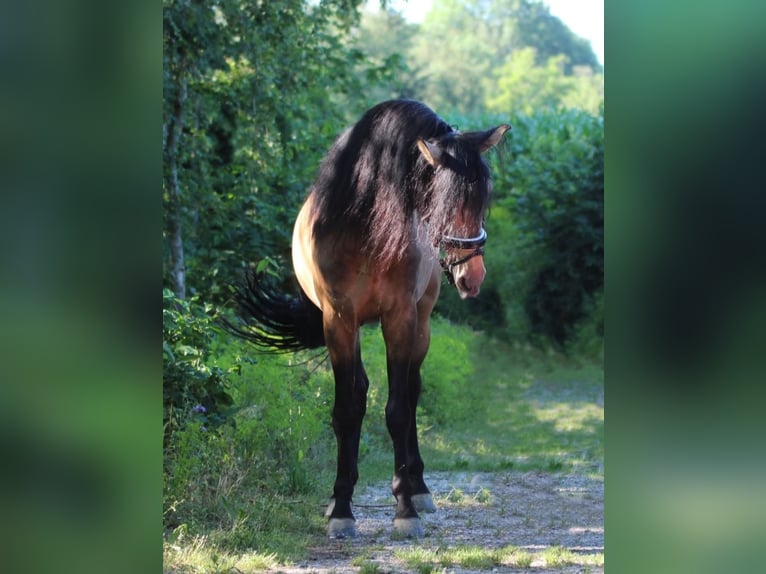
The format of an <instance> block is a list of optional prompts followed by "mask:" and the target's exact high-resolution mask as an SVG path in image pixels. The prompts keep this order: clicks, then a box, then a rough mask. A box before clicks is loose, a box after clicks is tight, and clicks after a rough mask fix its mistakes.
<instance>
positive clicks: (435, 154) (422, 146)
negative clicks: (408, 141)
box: [418, 139, 442, 167]
mask: <svg viewBox="0 0 766 574" xmlns="http://www.w3.org/2000/svg"><path fill="white" fill-rule="evenodd" d="M418 149H419V150H420V153H421V154H423V157H424V158H425V160H426V161H427V162H428V163H429V164H431V165H432V166H433V167H436V166H438V165H441V156H442V150H441V148H440V147H439V145H438V144H435V143H429V142H427V141H426V140H424V139H418Z"/></svg>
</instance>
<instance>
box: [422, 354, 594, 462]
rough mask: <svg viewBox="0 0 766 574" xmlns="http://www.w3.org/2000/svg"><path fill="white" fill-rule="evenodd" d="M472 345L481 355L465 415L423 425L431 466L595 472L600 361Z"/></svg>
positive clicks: (424, 444)
mask: <svg viewBox="0 0 766 574" xmlns="http://www.w3.org/2000/svg"><path fill="white" fill-rule="evenodd" d="M475 352H476V353H478V354H481V355H482V356H486V359H487V360H483V361H477V363H476V365H477V367H476V379H475V384H474V385H473V386H472V392H473V393H474V396H473V397H471V400H472V401H474V404H475V409H474V410H473V412H472V413H471V416H470V417H469V418H468V420H467V421H457V422H455V423H453V424H451V425H449V428H447V427H446V426H445V425H435V426H433V427H432V428H429V429H421V448H422V450H423V453H424V458H425V460H426V465H427V466H428V467H429V468H430V469H433V470H437V469H440V470H452V469H462V468H466V469H467V468H471V469H476V470H488V471H492V470H508V469H519V470H525V469H530V470H533V469H537V470H544V471H558V470H562V471H584V472H596V473H597V474H598V473H599V472H601V469H602V468H603V432H604V406H603V404H604V403H603V393H604V390H603V369H602V367H601V365H598V364H592V363H584V364H583V363H578V362H576V361H573V360H567V359H566V358H563V357H560V356H554V357H551V356H549V355H540V356H539V357H536V358H535V357H534V356H530V355H525V356H524V357H522V358H520V357H518V356H516V355H515V354H514V353H513V352H510V351H509V350H508V349H507V348H505V347H504V346H503V345H502V344H501V343H497V342H494V341H493V342H492V343H491V344H489V345H487V344H486V341H484V344H483V346H482V347H481V348H480V349H477V350H476V351H475ZM426 384H428V382H426Z"/></svg>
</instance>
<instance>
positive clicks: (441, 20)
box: [408, 0, 601, 115]
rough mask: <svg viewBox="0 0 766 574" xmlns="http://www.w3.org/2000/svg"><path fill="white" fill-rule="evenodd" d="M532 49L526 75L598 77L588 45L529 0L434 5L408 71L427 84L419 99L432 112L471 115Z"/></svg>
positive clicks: (458, 0)
mask: <svg viewBox="0 0 766 574" xmlns="http://www.w3.org/2000/svg"><path fill="white" fill-rule="evenodd" d="M530 48H531V49H533V50H534V52H533V54H534V58H533V62H532V63H529V62H528V61H527V59H526V58H528V55H529V54H528V53H525V54H526V55H525V56H523V58H524V61H523V65H525V66H527V68H528V69H531V70H536V69H537V68H541V70H538V72H544V71H545V70H546V69H548V68H549V66H554V67H556V68H557V69H558V74H559V75H561V76H566V77H568V78H571V77H573V75H574V74H575V72H576V70H580V71H582V70H584V69H586V68H587V69H590V70H592V72H593V74H599V73H600V72H601V66H600V65H599V63H598V59H597V58H596V55H595V54H594V53H593V50H592V49H591V47H590V44H589V43H588V42H587V41H586V40H583V39H582V38H579V37H578V36H576V35H575V34H574V33H573V32H572V31H571V30H570V29H569V28H568V27H567V26H566V25H565V24H564V23H563V22H561V20H559V19H558V18H556V17H555V16H553V15H552V14H551V13H550V10H549V9H548V7H547V6H545V5H544V4H542V3H540V2H537V1H533V0H436V1H435V2H434V5H433V8H432V10H431V12H429V14H428V15H427V16H426V18H425V20H424V22H423V24H422V25H421V27H420V31H419V32H418V34H417V37H416V41H415V43H414V45H413V48H412V50H411V51H410V52H409V53H408V65H409V66H410V67H412V68H414V69H417V70H419V71H421V73H422V74H423V76H424V78H425V79H426V82H427V84H426V87H425V89H424V90H423V97H424V99H425V100H426V101H427V102H428V103H429V104H431V105H432V106H433V107H435V108H436V109H438V110H440V111H441V112H442V113H446V112H452V111H456V112H458V113H462V114H469V115H471V114H473V115H475V114H476V113H477V112H478V111H481V110H482V109H483V107H484V105H485V102H486V101H487V100H488V99H490V98H494V97H496V90H497V88H496V84H497V80H498V77H499V76H500V74H499V72H498V71H499V70H501V69H503V68H505V67H507V66H509V65H516V66H517V67H518V66H519V65H521V64H522V62H521V61H516V59H517V58H521V56H520V55H519V52H523V51H524V50H526V49H530ZM562 57H563V58H562ZM552 58H553V62H554V63H553V64H551V59H552ZM556 58H559V59H556ZM509 62H513V64H509ZM580 73H582V72H580ZM548 76H550V74H548ZM558 83H559V84H561V86H563V85H564V84H565V82H558ZM562 90H563V92H567V91H568V90H566V89H563V88H562Z"/></svg>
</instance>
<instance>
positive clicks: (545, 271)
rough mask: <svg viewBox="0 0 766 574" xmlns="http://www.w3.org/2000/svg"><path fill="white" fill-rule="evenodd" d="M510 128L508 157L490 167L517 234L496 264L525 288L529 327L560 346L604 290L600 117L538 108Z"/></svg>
mask: <svg viewBox="0 0 766 574" xmlns="http://www.w3.org/2000/svg"><path fill="white" fill-rule="evenodd" d="M514 129H515V130H516V131H515V133H514V137H513V138H512V140H511V141H512V143H511V146H512V149H511V154H510V155H511V156H512V157H511V158H509V161H503V162H501V161H499V160H498V157H497V156H495V158H494V161H493V166H492V172H493V176H494V178H495V182H496V188H497V189H498V190H500V191H499V193H497V200H496V203H497V205H498V206H501V207H504V208H506V209H507V210H508V213H509V214H510V216H511V224H512V226H513V227H514V228H515V231H514V233H515V234H518V236H517V241H516V242H515V243H514V249H513V252H510V253H509V252H508V251H505V252H504V253H501V252H498V255H501V257H502V256H503V255H504V256H505V257H504V259H505V261H503V262H502V264H501V265H500V267H501V268H507V269H509V271H510V272H511V274H512V275H515V276H516V278H517V279H518V280H517V281H516V282H515V287H516V289H519V288H520V287H523V288H524V303H523V304H524V309H525V315H526V317H527V319H528V321H529V326H530V329H531V332H532V333H533V334H539V335H544V336H546V337H549V338H551V339H552V340H553V341H555V342H557V343H558V344H564V343H565V342H566V341H568V340H570V339H571V338H572V335H573V333H574V330H575V328H576V326H577V324H578V323H579V322H580V321H582V320H583V319H584V318H586V316H587V310H588V308H589V305H590V304H591V302H592V301H593V297H594V296H596V295H597V294H598V293H599V292H600V291H601V290H602V288H603V280H604V279H603V274H604V126H603V118H602V117H594V116H591V115H589V114H586V113H583V112H578V111H575V110H570V111H568V112H564V113H557V114H554V113H538V114H535V115H533V116H530V117H518V118H517V120H516V122H515V124H514ZM532 262H534V263H532ZM521 276H525V277H526V280H520V279H521ZM510 288H511V287H510V286H508V288H507V289H503V290H501V293H508V292H509V291H508V289H510Z"/></svg>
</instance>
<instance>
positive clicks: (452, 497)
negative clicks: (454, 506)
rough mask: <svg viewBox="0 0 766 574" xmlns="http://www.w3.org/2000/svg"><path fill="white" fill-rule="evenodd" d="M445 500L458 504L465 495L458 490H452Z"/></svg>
mask: <svg viewBox="0 0 766 574" xmlns="http://www.w3.org/2000/svg"><path fill="white" fill-rule="evenodd" d="M446 498H447V500H448V501H449V502H454V503H459V502H462V501H463V499H464V498H465V495H464V494H463V491H462V490H461V489H459V488H452V489H451V490H450V491H449V492H448V493H447V496H446Z"/></svg>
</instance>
